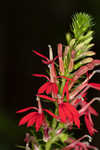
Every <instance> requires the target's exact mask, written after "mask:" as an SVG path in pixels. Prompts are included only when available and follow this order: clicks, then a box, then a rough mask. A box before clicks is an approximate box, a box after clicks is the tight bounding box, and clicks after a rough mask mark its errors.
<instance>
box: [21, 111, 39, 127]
mask: <svg viewBox="0 0 100 150" xmlns="http://www.w3.org/2000/svg"><path fill="white" fill-rule="evenodd" d="M36 115H37V112H31V113H29V114H28V115H26V116H24V117H23V118H22V119H21V120H20V122H19V126H20V125H23V124H25V123H26V122H28V120H30V119H31V118H33V117H34V116H36Z"/></svg>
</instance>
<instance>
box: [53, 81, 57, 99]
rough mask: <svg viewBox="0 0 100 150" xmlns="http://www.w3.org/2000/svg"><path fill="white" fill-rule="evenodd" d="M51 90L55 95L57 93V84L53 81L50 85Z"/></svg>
mask: <svg viewBox="0 0 100 150" xmlns="http://www.w3.org/2000/svg"><path fill="white" fill-rule="evenodd" d="M52 92H53V93H54V94H55V95H56V96H57V94H58V86H57V85H56V83H53V85H52Z"/></svg>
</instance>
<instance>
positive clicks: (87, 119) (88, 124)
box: [84, 113, 98, 136]
mask: <svg viewBox="0 0 100 150" xmlns="http://www.w3.org/2000/svg"><path fill="white" fill-rule="evenodd" d="M84 119H85V124H86V127H87V129H88V131H89V134H90V135H91V136H92V135H93V134H94V133H95V132H98V131H97V130H96V129H94V128H93V127H94V124H93V121H92V119H91V114H90V113H86V114H85V117H84Z"/></svg>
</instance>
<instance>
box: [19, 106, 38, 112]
mask: <svg viewBox="0 0 100 150" xmlns="http://www.w3.org/2000/svg"><path fill="white" fill-rule="evenodd" d="M30 109H35V110H38V109H37V108H36V107H27V108H24V109H21V110H18V111H16V113H22V112H25V111H28V110H30Z"/></svg>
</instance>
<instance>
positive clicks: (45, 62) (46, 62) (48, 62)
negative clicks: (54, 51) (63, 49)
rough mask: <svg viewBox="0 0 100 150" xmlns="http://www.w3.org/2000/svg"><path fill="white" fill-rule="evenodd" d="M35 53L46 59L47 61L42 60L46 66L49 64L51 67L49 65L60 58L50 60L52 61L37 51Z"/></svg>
mask: <svg viewBox="0 0 100 150" xmlns="http://www.w3.org/2000/svg"><path fill="white" fill-rule="evenodd" d="M33 52H34V53H35V54H36V55H38V56H40V57H42V58H44V59H45V60H42V62H43V63H44V64H48V65H49V64H52V63H53V62H54V61H55V60H56V59H57V58H58V56H56V57H55V58H54V59H53V60H50V59H48V57H46V56H44V55H43V54H40V53H39V52H37V51H35V50H33Z"/></svg>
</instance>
